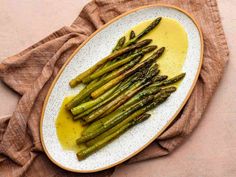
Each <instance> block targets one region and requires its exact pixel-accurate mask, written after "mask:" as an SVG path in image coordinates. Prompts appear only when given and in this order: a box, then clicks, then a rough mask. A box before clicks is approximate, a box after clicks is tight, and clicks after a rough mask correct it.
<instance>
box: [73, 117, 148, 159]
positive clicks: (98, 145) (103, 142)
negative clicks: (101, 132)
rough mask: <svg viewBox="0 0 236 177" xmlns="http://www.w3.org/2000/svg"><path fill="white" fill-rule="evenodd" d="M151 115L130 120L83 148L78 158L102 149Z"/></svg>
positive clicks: (83, 157)
mask: <svg viewBox="0 0 236 177" xmlns="http://www.w3.org/2000/svg"><path fill="white" fill-rule="evenodd" d="M148 117H149V115H148V116H147V115H144V116H140V117H138V118H136V119H134V120H133V121H130V122H129V123H127V124H125V125H123V126H121V127H120V128H119V129H117V130H116V131H115V132H114V133H112V134H111V135H109V136H106V137H105V138H103V139H101V140H100V141H97V142H96V143H94V144H93V145H92V146H90V147H88V148H86V149H83V150H81V151H79V152H78V153H77V158H78V159H79V160H83V159H85V158H86V157H88V156H89V155H91V154H92V153H94V152H96V151H98V150H99V149H101V148H102V147H104V146H105V145H107V144H108V143H109V142H110V141H112V140H114V139H115V138H117V137H118V136H120V135H121V134H123V133H124V132H125V131H126V130H128V129H129V128H131V127H132V126H134V125H136V124H138V123H141V122H143V121H144V120H146V119H147V118H148Z"/></svg>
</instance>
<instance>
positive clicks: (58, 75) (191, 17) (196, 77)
mask: <svg viewBox="0 0 236 177" xmlns="http://www.w3.org/2000/svg"><path fill="white" fill-rule="evenodd" d="M150 7H170V8H173V9H176V10H178V11H180V12H182V13H184V14H185V15H187V16H188V17H189V18H190V19H191V20H192V21H193V22H194V24H195V25H196V27H197V29H198V32H199V35H200V40H201V58H200V63H199V66H198V70H197V74H196V75H195V79H194V81H193V84H192V86H191V88H190V89H189V91H188V94H187V96H186V98H185V100H184V101H183V102H182V104H181V106H180V107H179V109H178V110H177V111H176V113H175V114H174V116H173V117H172V118H171V119H170V120H169V121H168V122H167V124H166V125H165V126H164V127H163V128H162V129H161V130H160V131H159V132H158V133H157V134H156V136H154V137H153V138H152V139H150V140H149V142H148V143H146V144H145V145H144V146H142V147H141V148H140V149H138V150H137V151H135V152H133V153H132V154H131V155H129V156H128V157H126V158H124V159H122V160H120V161H118V162H116V163H113V164H111V165H109V166H106V167H103V168H99V169H95V170H75V169H71V168H67V167H64V166H62V165H61V164H59V163H58V162H56V161H55V160H54V159H53V158H52V157H51V156H50V154H49V153H48V151H47V148H46V146H45V144H44V141H43V135H42V122H43V117H44V112H45V108H46V105H47V102H48V99H49V96H50V94H51V92H52V89H53V88H54V85H55V84H56V82H57V80H58V79H59V77H60V75H61V73H62V72H63V71H64V69H65V67H66V66H67V64H68V63H69V62H70V61H71V60H72V58H73V57H74V56H75V55H76V53H77V52H78V51H79V50H80V49H81V48H82V47H83V46H84V45H85V44H86V43H87V42H88V41H89V40H90V39H91V38H93V36H95V35H96V34H97V33H98V32H99V31H101V30H103V29H104V28H106V27H107V26H109V25H110V24H112V23H113V22H115V21H117V20H118V19H120V18H121V17H124V16H126V15H128V14H130V13H132V12H135V11H138V10H141V9H145V8H150ZM203 45H204V43H203V36H202V31H201V28H200V26H199V25H198V23H197V22H196V20H195V19H194V18H193V16H192V15H191V14H189V13H188V12H186V11H185V10H183V9H181V8H179V7H176V6H173V5H166V4H154V5H147V6H141V7H139V8H136V9H133V10H130V11H128V12H126V13H123V14H121V15H120V16H118V17H116V18H114V19H113V20H111V21H110V22H108V23H106V24H104V25H103V26H102V27H101V28H99V29H98V30H96V31H95V32H94V33H93V34H92V35H90V36H89V37H88V38H87V39H86V40H85V41H84V42H83V43H82V44H81V45H80V46H79V47H78V48H77V49H76V50H75V51H74V53H73V54H72V55H71V56H70V57H69V58H68V59H67V61H66V62H65V64H64V65H63V66H62V68H61V69H60V71H59V73H58V74H57V76H56V77H55V79H54V80H53V82H52V85H51V86H50V88H49V91H48V93H47V96H46V98H45V101H44V104H43V109H42V114H41V119H40V140H41V142H42V146H43V149H44V151H45V153H46V155H47V156H48V158H49V159H50V160H51V161H52V162H53V163H54V164H55V165H57V166H59V167H60V168H62V169H64V170H68V171H71V172H77V173H93V172H98V171H102V170H106V169H108V168H111V167H114V166H116V165H118V164H121V163H122V162H124V161H126V160H128V159H130V158H131V157H133V156H135V155H136V154H138V153H139V152H141V151H142V150H143V149H145V148H146V147H147V146H148V145H149V144H151V143H152V142H153V141H154V140H155V139H156V138H157V137H158V136H159V135H160V134H161V133H163V132H164V131H165V129H166V128H167V127H168V126H169V125H170V123H171V122H172V121H173V120H174V119H175V118H176V116H177V115H178V113H179V112H180V111H181V109H182V108H183V107H184V105H185V104H186V102H187V100H188V98H189V97H190V95H191V93H192V91H193V89H194V86H195V84H196V82H197V79H198V76H199V74H200V70H201V66H202V62H203V48H204V46H203Z"/></svg>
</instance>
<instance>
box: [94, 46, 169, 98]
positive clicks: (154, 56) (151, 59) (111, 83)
mask: <svg viewBox="0 0 236 177" xmlns="http://www.w3.org/2000/svg"><path fill="white" fill-rule="evenodd" d="M164 50H165V48H164V47H162V48H160V49H159V50H157V51H156V52H155V53H154V54H152V55H151V56H150V57H148V58H147V59H146V60H144V61H143V62H141V63H139V64H137V65H136V66H135V67H133V68H131V69H130V70H128V71H126V72H125V73H123V74H121V75H120V76H118V77H117V78H114V79H113V80H111V81H109V82H108V83H106V84H105V85H103V86H102V87H100V88H98V89H97V90H95V91H94V92H92V93H91V96H92V97H93V98H97V97H98V96H100V95H101V94H103V93H104V92H106V91H107V90H109V89H110V88H112V87H113V86H114V85H116V84H117V83H119V82H121V81H122V80H123V79H125V78H126V77H128V76H130V75H131V74H133V73H134V72H136V71H137V70H138V69H140V68H142V67H144V66H146V65H148V64H150V63H151V64H152V63H153V62H155V60H156V59H157V58H159V57H160V56H161V55H162V53H163V52H164Z"/></svg>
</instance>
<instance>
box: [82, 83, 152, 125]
mask: <svg viewBox="0 0 236 177" xmlns="http://www.w3.org/2000/svg"><path fill="white" fill-rule="evenodd" d="M149 84H151V82H148V83H147V84H144V85H141V84H140V85H139V86H136V87H134V88H133V89H131V90H128V91H127V92H126V93H124V94H122V95H120V96H118V97H117V98H116V99H115V100H113V101H111V102H110V103H109V104H107V105H105V106H104V107H103V108H101V109H99V110H98V111H96V112H95V113H94V114H91V115H89V116H88V117H85V118H84V120H85V121H86V122H92V121H94V120H96V119H97V118H99V117H100V116H101V115H107V114H109V113H110V112H112V111H114V110H115V109H116V108H118V107H119V106H120V105H121V104H123V103H124V102H125V101H127V100H128V99H129V98H131V97H132V96H133V95H134V94H136V93H137V92H138V91H140V90H141V89H143V88H144V87H146V86H147V85H149Z"/></svg>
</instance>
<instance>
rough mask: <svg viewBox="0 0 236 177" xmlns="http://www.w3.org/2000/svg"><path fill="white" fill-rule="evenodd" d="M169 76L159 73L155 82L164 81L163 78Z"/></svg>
mask: <svg viewBox="0 0 236 177" xmlns="http://www.w3.org/2000/svg"><path fill="white" fill-rule="evenodd" d="M167 78H168V76H167V75H157V76H156V77H155V78H154V82H157V81H163V80H166V79H167Z"/></svg>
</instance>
